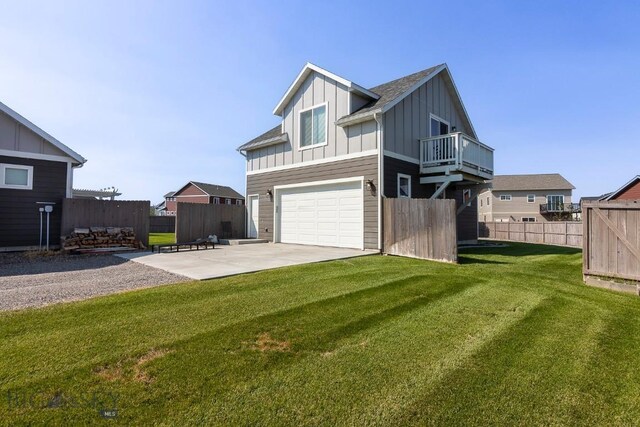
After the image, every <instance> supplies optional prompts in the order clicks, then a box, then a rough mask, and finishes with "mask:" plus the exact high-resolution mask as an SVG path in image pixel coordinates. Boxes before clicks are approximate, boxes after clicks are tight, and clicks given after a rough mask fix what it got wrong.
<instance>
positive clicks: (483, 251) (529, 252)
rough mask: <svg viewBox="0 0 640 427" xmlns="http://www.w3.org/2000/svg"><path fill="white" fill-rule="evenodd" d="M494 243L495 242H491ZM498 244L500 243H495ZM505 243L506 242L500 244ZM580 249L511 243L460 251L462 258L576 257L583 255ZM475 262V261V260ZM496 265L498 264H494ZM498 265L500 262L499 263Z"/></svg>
mask: <svg viewBox="0 0 640 427" xmlns="http://www.w3.org/2000/svg"><path fill="white" fill-rule="evenodd" d="M489 243H494V242H489ZM495 243H498V242H495ZM500 243H504V242H500ZM581 252H582V250H581V249H579V248H570V247H566V246H552V245H538V244H532V243H517V242H509V243H508V244H507V246H502V247H500V246H487V247H475V248H464V249H460V253H461V254H462V258H464V255H500V256H511V257H520V256H538V255H575V254H579V253H581ZM474 260H475V259H474ZM488 263H491V262H488ZM493 263H496V262H493ZM497 263H498V264H499V263H500V262H497Z"/></svg>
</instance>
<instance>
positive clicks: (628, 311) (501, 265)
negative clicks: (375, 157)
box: [0, 244, 640, 426]
mask: <svg viewBox="0 0 640 427" xmlns="http://www.w3.org/2000/svg"><path fill="white" fill-rule="evenodd" d="M460 259H461V264H460V265H449V264H440V263H434V262H425V261H419V260H412V259H405V258H397V257H383V256H369V257H363V258H356V259H352V260H342V261H335V262H327V263H319V264H313V265H308V266H299V267H291V268H284V269H279V270H274V271H266V272H262V273H256V274H248V275H242V276H235V277H230V278H225V279H219V280H211V281H205V282H194V283H189V284H182V285H177V286H163V287H157V288H154V289H146V290H140V291H135V292H128V293H125V294H120V295H113V296H108V297H102V298H96V299H92V300H89V301H85V302H80V303H70V304H62V305H57V306H52V307H49V308H44V309H38V310H28V311H22V312H15V313H9V314H7V313H5V314H1V315H0V398H2V399H3V400H2V401H1V402H0V425H1V424H5V423H6V424H10V423H33V424H76V423H92V422H93V423H95V422H98V421H100V420H101V419H100V416H99V415H98V411H97V409H95V408H110V407H112V406H115V407H116V408H117V410H118V416H117V418H116V419H115V420H112V421H111V422H112V423H114V424H118V423H122V424H135V425H143V424H152V423H154V424H163V425H196V424H197V425H201V424H220V425H222V424H225V425H228V424H236V425H237V424H243V425H247V424H262V425H274V424H277V425H283V424H289V425H300V424H304V425H318V424H322V425H335V424H338V425H363V424H376V425H404V424H414V425H424V424H438V425H447V426H448V425H460V424H470V425H487V424H493V425H513V424H519V425H531V424H533V425H565V424H572V425H595V424H597V425H621V426H622V425H637V424H638V422H639V421H638V420H640V369H639V367H640V298H637V297H634V296H631V295H622V294H616V293H613V292H608V291H604V290H600V289H595V288H590V287H586V286H585V285H583V284H582V282H581V254H580V252H579V251H576V250H573V249H569V248H558V247H549V246H533V245H523V244H513V245H512V246H511V247H509V248H494V249H473V250H467V251H466V252H463V253H462V254H461V256H460ZM5 396H6V399H5ZM32 396H33V399H32V400H33V404H31V403H29V398H30V397H32ZM113 397H115V398H116V399H117V401H116V403H115V404H113V403H112V400H113ZM51 401H52V402H53V404H52V405H51V406H53V407H52V408H42V406H45V405H46V404H47V402H51ZM96 402H97V403H96ZM94 403H95V404H94Z"/></svg>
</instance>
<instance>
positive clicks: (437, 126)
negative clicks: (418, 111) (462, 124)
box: [429, 114, 449, 136]
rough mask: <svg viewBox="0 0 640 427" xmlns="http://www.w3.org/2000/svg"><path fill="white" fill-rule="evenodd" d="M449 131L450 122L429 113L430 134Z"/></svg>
mask: <svg viewBox="0 0 640 427" xmlns="http://www.w3.org/2000/svg"><path fill="white" fill-rule="evenodd" d="M448 133H449V122H448V121H446V120H445V119H443V118H440V117H438V116H436V115H435V114H429V136H439V135H446V134H448Z"/></svg>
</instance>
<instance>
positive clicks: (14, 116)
mask: <svg viewBox="0 0 640 427" xmlns="http://www.w3.org/2000/svg"><path fill="white" fill-rule="evenodd" d="M0 111H2V112H3V113H5V114H6V115H7V116H9V117H11V118H12V119H13V120H15V121H17V122H18V123H20V124H21V125H22V126H24V127H26V128H27V129H29V130H31V131H32V132H34V133H35V134H36V135H38V136H40V137H41V138H42V139H44V140H46V141H47V142H48V143H50V144H51V145H53V146H54V147H56V148H58V149H59V150H61V151H63V152H64V153H66V154H68V155H69V157H71V158H72V159H73V160H74V161H76V162H77V163H80V164H83V163H85V162H86V161H87V159H85V158H84V157H82V156H81V155H80V154H78V153H76V152H75V151H73V150H72V149H71V148H69V147H67V146H66V145H64V144H63V143H62V142H60V141H58V140H57V139H55V138H54V137H53V136H51V135H49V134H48V133H47V132H45V131H43V130H42V129H40V128H39V127H38V126H36V125H35V124H33V123H31V122H30V121H29V120H27V119H26V118H25V117H23V116H21V115H20V114H18V113H17V112H15V111H13V110H12V109H11V108H9V107H8V106H7V105H5V104H3V103H2V102H0Z"/></svg>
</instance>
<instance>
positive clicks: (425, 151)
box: [420, 132, 493, 179]
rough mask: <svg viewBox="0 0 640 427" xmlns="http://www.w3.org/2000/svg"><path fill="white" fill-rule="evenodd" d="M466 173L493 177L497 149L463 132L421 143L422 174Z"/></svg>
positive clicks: (432, 138) (488, 177) (435, 137)
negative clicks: (494, 151)
mask: <svg viewBox="0 0 640 427" xmlns="http://www.w3.org/2000/svg"><path fill="white" fill-rule="evenodd" d="M455 171H460V172H465V173H468V174H471V175H475V176H478V177H481V178H483V179H492V178H493V148H491V147H489V146H488V145H485V144H483V143H481V142H480V141H478V140H476V139H474V138H472V137H470V136H469V135H465V134H464V133H462V132H454V133H448V134H446V135H440V136H434V137H431V138H424V139H421V140H420V173H422V174H436V173H442V172H455Z"/></svg>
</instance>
